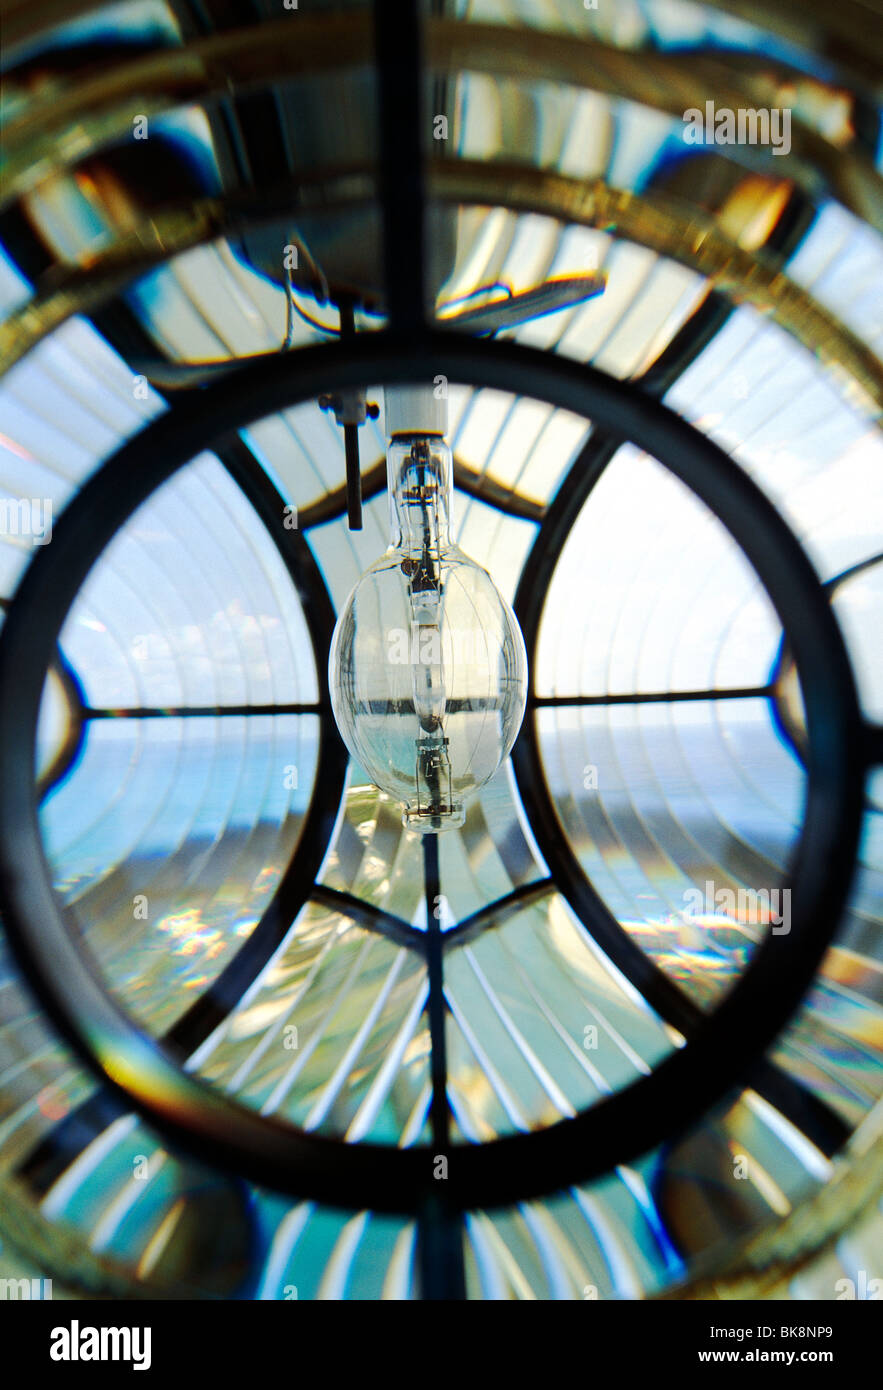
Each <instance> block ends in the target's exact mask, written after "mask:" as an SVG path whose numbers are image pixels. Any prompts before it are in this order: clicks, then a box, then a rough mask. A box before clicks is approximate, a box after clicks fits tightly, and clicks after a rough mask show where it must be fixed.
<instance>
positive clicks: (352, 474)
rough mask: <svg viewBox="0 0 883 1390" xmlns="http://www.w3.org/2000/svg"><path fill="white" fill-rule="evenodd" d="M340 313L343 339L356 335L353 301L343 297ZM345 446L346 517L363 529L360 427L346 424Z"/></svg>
mask: <svg viewBox="0 0 883 1390" xmlns="http://www.w3.org/2000/svg"><path fill="white" fill-rule="evenodd" d="M338 313H339V314H340V336H341V338H342V339H347V338H354V337H355V336H356V315H355V308H354V306H353V301H352V300H351V299H349V298H346V297H345V296H344V297H341V300H340V303H339V305H338ZM343 446H344V451H345V454H346V519H347V524H348V526H349V528H350V530H351V531H361V529H362V466H361V462H360V460H359V427H358V425H354V424H348V425H347V424H345V425H344V427H343Z"/></svg>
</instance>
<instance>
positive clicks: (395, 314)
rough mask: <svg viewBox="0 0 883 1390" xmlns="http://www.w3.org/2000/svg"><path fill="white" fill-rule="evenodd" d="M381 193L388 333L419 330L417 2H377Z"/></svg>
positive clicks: (422, 296)
mask: <svg viewBox="0 0 883 1390" xmlns="http://www.w3.org/2000/svg"><path fill="white" fill-rule="evenodd" d="M374 46H375V58H376V62H377V81H378V113H379V122H378V127H379V136H380V151H379V166H380V168H379V187H380V199H381V206H382V215H383V250H384V268H385V285H386V299H387V312H388V315H389V322H390V327H391V328H393V329H394V330H397V331H400V332H402V333H408V332H409V331H411V332H414V331H416V330H417V329H419V328H420V327H421V325H422V324H423V322H424V317H425V304H426V266H425V244H424V226H425V207H424V190H423V141H422V139H421V122H422V113H423V105H422V101H421V91H422V80H421V79H422V74H421V49H420V20H419V15H418V4H417V0H398V3H396V4H394V5H393V4H390V3H389V0H374Z"/></svg>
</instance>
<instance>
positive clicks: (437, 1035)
mask: <svg viewBox="0 0 883 1390" xmlns="http://www.w3.org/2000/svg"><path fill="white" fill-rule="evenodd" d="M423 889H424V894H425V897H426V931H427V937H428V940H427V972H428V983H429V999H428V1001H427V1012H428V1015H429V1037H430V1044H431V1053H430V1076H431V1080H432V1100H431V1103H430V1111H429V1118H430V1125H431V1128H432V1150H433V1161H437V1160H438V1159H439V1158H444V1159H446V1160H447V1158H448V1152H449V1144H450V1110H449V1107H448V1058H447V1046H446V1042H445V1016H446V1006H445V996H444V959H443V941H442V928H441V921H440V918H439V916H438V915H437V914H438V908H439V903H440V899H441V891H440V890H441V879H440V874H439V862H438V836H437V835H424V837H423ZM417 1243H418V1257H419V1262H420V1282H421V1289H422V1294H423V1297H424V1298H425V1299H428V1300H430V1301H433V1302H434V1301H439V1300H450V1299H465V1297H466V1274H465V1270H464V1268H463V1227H462V1218H461V1217H460V1215H459V1213H457V1212H454V1211H451V1210H450V1208H449V1206H448V1203H447V1202H446V1200H445V1178H444V1177H439V1179H438V1182H437V1190H436V1192H434V1193H433V1194H432V1196H431V1197H430V1198H429V1199H428V1201H426V1202H425V1203H424V1206H423V1208H422V1210H421V1212H420V1216H419V1219H418V1242H417Z"/></svg>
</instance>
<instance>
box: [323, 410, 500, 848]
mask: <svg viewBox="0 0 883 1390" xmlns="http://www.w3.org/2000/svg"><path fill="white" fill-rule="evenodd" d="M387 471H388V481H389V497H390V527H391V542H390V546H389V549H388V550H387V551H386V554H385V555H382V556H381V557H380V559H379V560H377V561H376V563H375V564H373V565H372V566H371V568H370V569H368V570H366V572H365V573H364V574H363V575H362V578H361V579H360V580H359V582H358V584H357V585H356V587H355V588H354V589H353V591H352V593H351V594H350V596H349V598H348V599H347V601H346V603H345V604H344V607H343V609H342V611H341V613H340V616H339V618H338V620H337V625H336V627H335V629H334V636H333V638H332V642H331V656H330V659H329V666H328V678H329V685H330V688H331V703H332V707H333V710H334V717H335V719H336V721H337V727H338V728H339V730H340V733H341V737H342V738H343V741H344V743H345V744H346V746H347V748H348V749H349V751H350V753H351V754H352V756H353V758H355V759H356V761H357V762H358V763H360V764H361V765H362V767H363V768H364V769H365V771H366V772H367V773H368V775H369V777H370V778H371V779H372V781H373V782H375V783H376V785H377V786H378V787H379V788H380V789H381V791H385V792H388V793H389V795H390V796H392V797H394V798H395V800H396V801H398V802H400V803H401V804H402V806H403V808H404V809H403V814H402V820H403V822H404V824H405V825H406V826H407V827H408V828H409V829H412V830H418V831H420V832H421V833H426V832H428V831H429V832H435V831H441V830H448V829H452V828H454V827H456V826H459V825H462V824H463V821H464V819H465V809H464V808H465V802H466V800H467V798H468V797H469V796H470V795H471V794H472V793H473V792H475V791H477V790H478V788H479V787H481V786H483V785H484V783H485V782H487V781H488V779H489V778H490V777H492V776H493V774H494V772H496V770H497V768H498V767H499V766H500V763H501V762H502V761H503V759H504V758H505V757H506V756H507V755H508V753H509V751H510V750H511V748H512V745H513V743H514V742H515V738H516V735H517V733H518V730H519V728H520V727H521V721H522V718H523V717H524V706H525V700H526V697H527V657H526V655H525V650H524V641H523V638H522V636H521V630H520V628H519V626H518V623H517V622H516V619H515V615H514V613H513V612H512V609H511V608H510V607H509V605H508V603H507V602H506V600H505V599H504V598H503V595H502V594H501V593H500V592H499V590H498V589H497V586H496V585H495V584H494V581H493V580H492V579H491V577H490V575H489V574H488V573H487V571H486V570H484V569H482V568H481V566H480V565H477V564H476V563H475V561H474V560H470V558H469V556H468V555H464V553H463V551H462V550H460V549H458V547H457V546H456V545H454V544H453V542H452V540H451V537H450V520H451V490H452V475H453V465H452V461H451V451H450V449H449V448H448V446H447V444H446V443H445V441H444V439H443V438H442V437H441V435H429V434H416V433H415V434H407V435H396V436H395V437H394V438H393V440H392V441H391V443H390V446H389V451H388V453H387Z"/></svg>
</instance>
